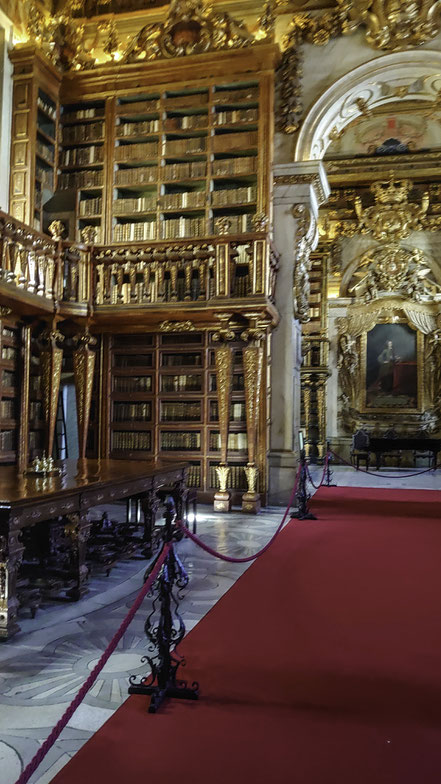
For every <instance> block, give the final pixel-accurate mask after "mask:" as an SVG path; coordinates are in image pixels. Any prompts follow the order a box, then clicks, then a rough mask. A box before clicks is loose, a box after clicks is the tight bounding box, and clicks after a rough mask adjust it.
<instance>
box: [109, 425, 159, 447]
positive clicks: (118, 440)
mask: <svg viewBox="0 0 441 784" xmlns="http://www.w3.org/2000/svg"><path fill="white" fill-rule="evenodd" d="M112 448H113V449H133V450H134V451H138V452H142V451H145V452H149V451H150V450H151V448H152V434H151V433H149V432H148V431H147V432H139V433H131V432H126V431H122V430H121V431H120V430H114V431H113V434H112Z"/></svg>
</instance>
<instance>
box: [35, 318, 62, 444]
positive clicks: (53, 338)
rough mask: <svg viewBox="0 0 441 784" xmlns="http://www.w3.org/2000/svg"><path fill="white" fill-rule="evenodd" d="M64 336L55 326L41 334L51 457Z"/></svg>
mask: <svg viewBox="0 0 441 784" xmlns="http://www.w3.org/2000/svg"><path fill="white" fill-rule="evenodd" d="M63 340H64V336H63V335H61V334H60V332H58V330H57V329H56V328H55V327H52V328H51V327H48V328H47V329H45V330H44V332H42V334H41V336H40V343H41V346H42V349H41V353H40V366H41V389H42V404H43V416H44V420H45V425H46V444H45V449H46V454H47V455H48V457H51V455H52V450H53V445H54V433H55V422H56V419H57V409H58V393H59V391H60V379H61V365H62V361H63V349H62V348H60V347H59V346H58V343H61V342H62V341H63Z"/></svg>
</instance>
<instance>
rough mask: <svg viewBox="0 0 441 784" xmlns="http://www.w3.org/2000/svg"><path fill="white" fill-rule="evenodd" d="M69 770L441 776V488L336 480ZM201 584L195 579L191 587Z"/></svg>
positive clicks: (232, 776) (105, 782) (288, 778)
mask: <svg viewBox="0 0 441 784" xmlns="http://www.w3.org/2000/svg"><path fill="white" fill-rule="evenodd" d="M313 508H314V511H315V512H316V513H317V515H318V516H319V518H320V519H319V520H317V521H305V522H300V521H293V522H292V523H290V524H289V526H288V527H287V528H286V529H285V530H284V531H283V532H282V534H281V535H280V537H279V538H278V539H277V540H276V542H275V544H274V545H273V546H272V548H271V549H270V551H269V552H268V553H266V554H265V555H264V556H263V557H262V558H261V559H260V560H259V561H258V562H257V563H255V564H253V565H252V566H251V567H250V569H249V570H248V571H247V572H246V573H245V574H244V575H243V577H241V578H240V580H239V581H238V582H237V583H236V585H235V586H234V587H233V588H232V589H231V590H230V591H229V592H228V593H227V594H226V595H225V596H224V597H223V598H222V599H221V600H220V602H219V603H218V604H217V605H216V606H215V607H214V609H213V610H212V611H211V612H210V613H209V614H208V615H207V616H206V617H205V618H204V619H203V620H202V621H201V623H199V624H198V626H197V627H196V629H195V630H194V631H193V632H192V633H191V634H189V636H188V637H187V638H186V640H185V641H184V644H183V645H182V651H181V652H183V653H185V655H186V658H187V661H188V667H187V672H186V673H185V675H186V677H187V678H188V679H189V680H190V681H191V680H193V679H196V680H198V681H199V682H200V683H201V699H200V700H199V702H195V703H185V702H179V701H174V702H172V703H169V704H168V705H167V706H166V707H165V709H162V712H161V713H159V714H158V715H156V716H152V715H148V714H147V713H146V712H145V709H146V700H145V698H143V697H131V698H130V699H129V700H128V701H127V702H126V703H125V705H123V706H122V707H121V708H120V709H119V710H118V711H117V712H116V714H115V715H114V716H113V717H112V718H111V719H110V720H109V721H108V722H107V724H106V725H105V726H104V727H103V728H102V729H101V730H100V731H99V732H98V733H97V734H96V735H95V736H94V737H93V739H92V740H91V741H89V742H88V743H87V744H86V746H84V747H83V749H82V750H81V751H79V752H78V754H77V755H76V756H75V757H74V759H73V760H72V762H70V763H69V764H68V765H67V767H65V768H64V769H63V770H62V771H61V772H60V773H59V774H58V776H56V778H55V779H54V781H55V782H56V784H79V782H82V781H86V780H87V781H90V782H93V783H94V784H129V783H130V784H135V782H144V781H150V782H155V783H156V784H169V782H172V781H179V782H180V784H239V783H240V784H247V783H248V782H253V783H255V784H269V782H276V784H281V783H283V784H285V783H286V784H288V782H289V783H290V784H291V783H293V784H294V783H295V784H297V783H298V784H417V783H418V784H419V782H424V784H435V783H436V784H439V782H440V781H441V631H440V630H441V568H440V556H441V520H440V510H441V492H438V491H437V492H433V491H432V492H430V491H428V492H424V491H408V492H405V491H395V490H393V491H391V490H370V489H366V488H329V489H327V488H322V489H321V490H320V491H319V492H318V494H317V496H316V497H315V498H314V503H313ZM189 590H190V591H191V584H190V589H189Z"/></svg>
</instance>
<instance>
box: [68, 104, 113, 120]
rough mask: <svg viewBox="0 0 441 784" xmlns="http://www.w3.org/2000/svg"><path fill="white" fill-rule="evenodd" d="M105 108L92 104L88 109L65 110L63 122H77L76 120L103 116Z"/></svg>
mask: <svg viewBox="0 0 441 784" xmlns="http://www.w3.org/2000/svg"><path fill="white" fill-rule="evenodd" d="M102 116H103V109H102V108H101V107H100V108H97V107H95V106H90V107H88V108H87V109H77V110H76V111H74V112H64V113H63V116H62V120H63V122H75V120H91V119H92V118H93V117H102Z"/></svg>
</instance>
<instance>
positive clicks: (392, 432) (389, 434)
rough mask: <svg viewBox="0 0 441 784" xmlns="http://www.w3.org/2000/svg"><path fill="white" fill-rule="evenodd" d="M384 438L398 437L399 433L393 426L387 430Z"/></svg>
mask: <svg viewBox="0 0 441 784" xmlns="http://www.w3.org/2000/svg"><path fill="white" fill-rule="evenodd" d="M383 438H398V433H397V431H396V430H394V428H393V427H391V428H390V429H389V430H386V432H385V434H384V436H383Z"/></svg>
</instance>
